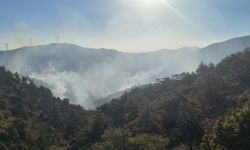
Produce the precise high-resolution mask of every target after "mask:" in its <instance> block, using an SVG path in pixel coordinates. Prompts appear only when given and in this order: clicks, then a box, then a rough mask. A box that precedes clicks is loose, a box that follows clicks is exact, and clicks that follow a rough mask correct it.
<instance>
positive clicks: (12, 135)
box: [0, 49, 250, 150]
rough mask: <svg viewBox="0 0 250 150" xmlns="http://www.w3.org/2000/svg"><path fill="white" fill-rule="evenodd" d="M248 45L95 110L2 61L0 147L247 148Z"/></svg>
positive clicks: (115, 149)
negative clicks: (60, 95)
mask: <svg viewBox="0 0 250 150" xmlns="http://www.w3.org/2000/svg"><path fill="white" fill-rule="evenodd" d="M249 143H250V49H246V50H245V51H244V52H241V53H236V54H233V55H231V56H229V57H227V58H225V59H223V60H222V61H221V62H220V63H219V64H218V65H214V64H204V63H201V64H200V66H199V68H198V69H197V70H196V72H192V73H182V74H178V75H172V76H170V77H166V78H163V79H157V82H156V83H154V84H149V85H145V86H142V87H136V88H134V89H133V90H131V91H130V92H127V93H125V94H124V95H123V96H122V97H121V98H119V99H113V100H112V101H111V102H110V103H107V104H104V105H102V106H101V107H99V108H98V109H97V110H85V109H83V108H82V107H81V106H79V105H73V104H70V103H69V100H68V99H60V98H56V97H53V95H52V93H51V91H50V90H48V89H47V88H45V87H42V86H40V87H37V86H36V85H35V84H34V82H33V81H32V79H30V78H28V77H23V76H21V75H19V74H17V73H15V74H12V73H11V72H9V71H6V70H5V68H4V67H1V68H0V150H31V149H32V150H66V149H69V150H167V149H173V150H191V149H192V150H196V149H197V150H198V149H201V150H249V149H250V144H249Z"/></svg>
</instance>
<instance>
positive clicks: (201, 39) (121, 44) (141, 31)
mask: <svg viewBox="0 0 250 150" xmlns="http://www.w3.org/2000/svg"><path fill="white" fill-rule="evenodd" d="M249 6H250V1H249V0H0V49H5V44H6V43H9V47H10V49H13V48H17V47H22V46H27V45H29V39H32V43H33V45H40V44H48V43H54V42H56V37H57V36H60V42H63V43H74V44H77V45H80V46H84V47H92V48H113V49H117V50H120V51H128V52H142V51H152V50H157V49H163V48H166V49H173V48H180V47H184V46H199V47H203V46H206V45H208V44H210V43H212V42H217V41H222V40H226V39H229V38H232V37H238V36H244V35H249V34H250V28H249V26H250V9H249Z"/></svg>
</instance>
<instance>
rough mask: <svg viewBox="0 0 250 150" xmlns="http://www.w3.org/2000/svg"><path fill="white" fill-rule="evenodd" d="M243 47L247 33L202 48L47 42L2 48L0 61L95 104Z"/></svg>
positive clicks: (87, 104) (63, 94) (76, 99)
mask: <svg viewBox="0 0 250 150" xmlns="http://www.w3.org/2000/svg"><path fill="white" fill-rule="evenodd" d="M247 47H250V37H249V36H246V37H240V38H234V39H231V40H228V41H225V42H221V43H215V44H212V45H209V46H207V47H205V48H196V47H185V48H181V49H177V50H158V51H153V52H147V53H125V52H120V51H117V50H112V49H91V48H83V47H79V46H77V45H73V44H49V45H42V46H33V47H23V48H19V49H15V50H10V51H2V52H1V53H0V65H3V66H5V67H6V68H7V69H9V70H10V71H12V72H18V73H20V74H22V75H26V76H29V77H31V78H34V79H38V80H40V81H42V84H43V85H44V86H46V87H48V88H50V89H51V90H52V91H53V94H54V95H55V96H58V97H65V98H69V99H70V100H71V102H72V103H75V104H80V105H82V106H84V107H85V108H89V109H94V108H96V106H98V105H100V104H103V103H104V102H106V101H103V102H102V101H101V100H102V99H101V98H103V97H106V96H108V95H110V94H111V95H112V94H113V93H116V92H119V91H123V90H126V89H129V88H132V87H134V86H139V85H143V84H147V83H152V82H155V80H156V79H157V78H163V77H166V76H169V75H171V74H177V73H181V72H187V71H188V72H191V71H195V69H196V68H197V67H198V65H199V64H200V63H201V62H202V61H203V62H205V63H210V62H213V63H217V62H219V61H220V60H221V59H222V58H224V57H226V56H228V55H230V54H232V53H235V52H237V51H238V50H244V49H245V48H247ZM118 95H120V94H118Z"/></svg>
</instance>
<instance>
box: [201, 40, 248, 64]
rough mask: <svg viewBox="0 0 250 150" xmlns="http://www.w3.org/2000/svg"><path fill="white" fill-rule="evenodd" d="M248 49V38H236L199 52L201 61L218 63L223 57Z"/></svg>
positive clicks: (212, 45)
mask: <svg viewBox="0 0 250 150" xmlns="http://www.w3.org/2000/svg"><path fill="white" fill-rule="evenodd" d="M247 47H250V36H244V37H237V38H233V39H230V40H227V41H224V42H219V43H214V44H211V45H209V46H207V47H204V48H202V49H201V50H200V53H201V60H202V61H204V62H214V63H218V62H219V61H220V60H221V59H222V58H224V57H225V56H229V55H231V54H233V53H236V52H239V51H243V50H244V49H246V48H247Z"/></svg>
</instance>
